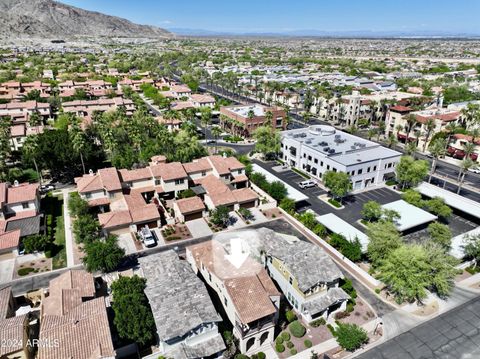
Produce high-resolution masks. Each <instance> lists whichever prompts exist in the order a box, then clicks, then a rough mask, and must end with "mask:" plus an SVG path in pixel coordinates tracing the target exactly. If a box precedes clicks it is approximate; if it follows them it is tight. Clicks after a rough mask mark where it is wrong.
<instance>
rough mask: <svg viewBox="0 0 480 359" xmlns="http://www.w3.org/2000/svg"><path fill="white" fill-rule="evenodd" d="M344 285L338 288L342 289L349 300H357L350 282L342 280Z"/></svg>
mask: <svg viewBox="0 0 480 359" xmlns="http://www.w3.org/2000/svg"><path fill="white" fill-rule="evenodd" d="M344 281H345V282H344V283H343V284H342V285H341V286H340V288H342V289H343V290H344V291H345V293H347V294H348V295H349V296H350V298H352V299H355V298H357V291H356V290H355V288H353V284H352V281H351V280H350V279H348V278H346V279H344Z"/></svg>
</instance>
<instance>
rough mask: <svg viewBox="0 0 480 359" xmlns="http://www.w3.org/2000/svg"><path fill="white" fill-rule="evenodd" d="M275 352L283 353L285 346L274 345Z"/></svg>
mask: <svg viewBox="0 0 480 359" xmlns="http://www.w3.org/2000/svg"><path fill="white" fill-rule="evenodd" d="M275 350H276V351H277V352H278V353H283V352H284V351H285V346H284V345H283V344H279V343H277V344H275Z"/></svg>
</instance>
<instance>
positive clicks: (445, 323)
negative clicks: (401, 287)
mask: <svg viewBox="0 0 480 359" xmlns="http://www.w3.org/2000/svg"><path fill="white" fill-rule="evenodd" d="M357 358H359V359H420V358H425V359H428V358H432V359H433V358H438V359H443V358H445V359H460V358H465V359H467V358H472V359H475V358H480V297H476V298H474V299H473V300H471V301H469V302H467V303H465V304H463V305H461V306H458V307H456V308H455V309H452V310H450V311H448V312H446V313H444V314H442V315H440V316H438V317H436V318H434V319H432V320H429V321H427V322H425V323H423V324H420V325H419V326H416V327H414V328H412V329H410V330H408V331H406V332H405V333H403V334H400V335H398V336H396V337H394V338H392V339H390V340H388V341H386V342H384V343H382V344H380V345H379V346H376V347H374V348H373V349H371V350H369V351H367V352H365V353H363V354H360V355H359V356H357Z"/></svg>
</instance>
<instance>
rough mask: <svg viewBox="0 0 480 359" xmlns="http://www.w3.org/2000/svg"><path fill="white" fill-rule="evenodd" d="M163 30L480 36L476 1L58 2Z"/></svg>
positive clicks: (218, 0)
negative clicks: (305, 31)
mask: <svg viewBox="0 0 480 359" xmlns="http://www.w3.org/2000/svg"><path fill="white" fill-rule="evenodd" d="M60 2H63V3H65V4H69V5H73V6H77V7H80V8H83V9H86V10H94V11H99V12H102V13H105V14H108V15H114V16H119V17H123V18H126V19H128V20H131V21H133V22H136V23H140V24H149V25H155V26H159V27H163V28H166V29H199V30H205V31H209V32H215V33H219V32H225V33H293V34H295V33H296V32H299V31H300V32H302V31H304V30H308V31H317V32H318V31H321V32H332V33H334V32H340V33H346V32H359V31H360V32H365V33H372V34H374V33H389V32H396V33H400V32H401V33H420V34H422V33H425V34H431V35H434V34H436V33H437V34H469V35H480V25H479V23H478V14H479V13H480V1H471V0H457V1H455V3H454V6H453V4H452V2H451V1H448V0H420V1H418V0H416V1H414V0H402V1H400V0H392V1H384V0H361V1H359V0H343V1H325V0H297V1H295V2H292V1H289V0H260V1H259V0H256V1H253V0H242V1H235V2H230V1H220V0H203V1H193V0H187V1H183V2H163V1H156V0H137V1H134V2H133V1H127V0H102V1H98V0H60Z"/></svg>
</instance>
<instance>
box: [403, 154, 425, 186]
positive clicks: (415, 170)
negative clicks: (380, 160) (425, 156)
mask: <svg viewBox="0 0 480 359" xmlns="http://www.w3.org/2000/svg"><path fill="white" fill-rule="evenodd" d="M428 168H429V167H428V162H427V161H425V160H415V159H414V158H413V157H411V156H402V157H401V158H400V162H399V163H398V164H397V169H396V172H397V181H398V182H399V183H401V185H402V188H406V187H415V186H416V185H418V184H419V183H420V182H421V181H422V180H423V179H424V178H425V177H426V176H427V174H428Z"/></svg>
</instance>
